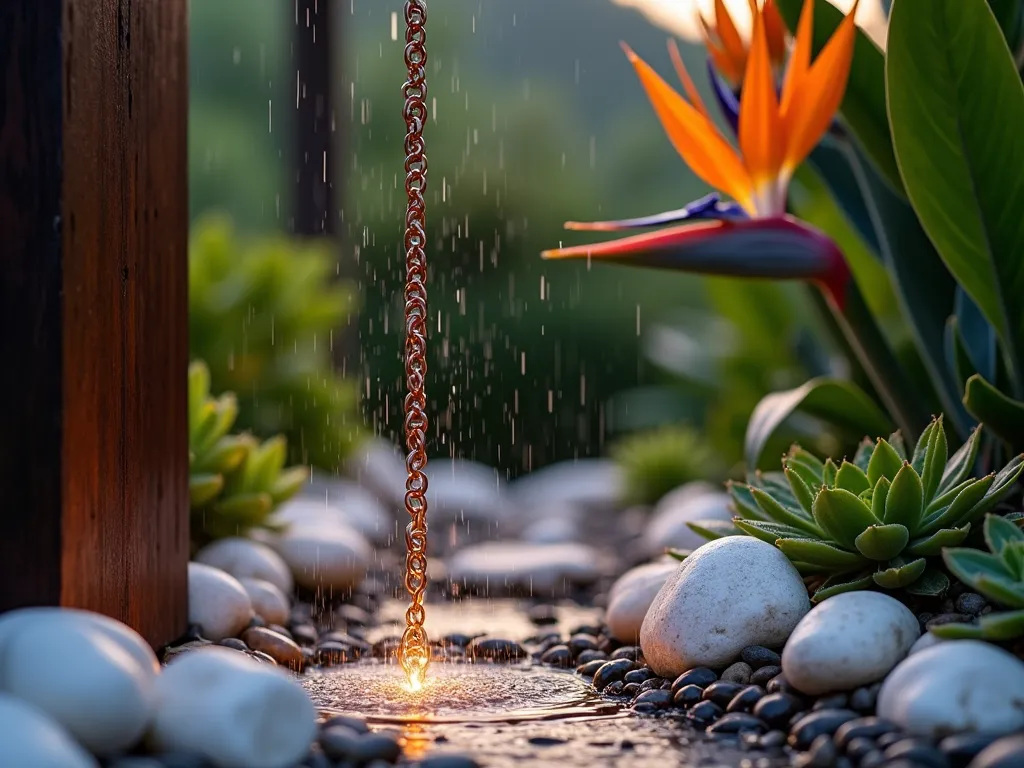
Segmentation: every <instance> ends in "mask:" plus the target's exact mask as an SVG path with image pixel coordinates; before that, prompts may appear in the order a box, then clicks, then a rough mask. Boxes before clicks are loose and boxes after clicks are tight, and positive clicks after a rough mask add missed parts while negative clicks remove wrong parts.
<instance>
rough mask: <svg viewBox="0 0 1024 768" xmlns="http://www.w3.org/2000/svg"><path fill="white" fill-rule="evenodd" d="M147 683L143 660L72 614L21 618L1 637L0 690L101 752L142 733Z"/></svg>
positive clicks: (150, 682) (151, 682)
mask: <svg viewBox="0 0 1024 768" xmlns="http://www.w3.org/2000/svg"><path fill="white" fill-rule="evenodd" d="M155 681H156V674H155V673H154V671H153V668H152V666H150V664H149V660H148V659H147V663H146V665H143V664H140V663H139V658H138V657H137V656H136V655H133V654H132V653H131V652H129V651H127V650H125V648H124V647H123V645H122V644H121V643H119V642H117V641H116V640H114V639H112V638H111V636H110V634H109V633H106V632H103V631H101V630H98V629H97V628H96V627H95V626H90V624H89V622H88V621H82V620H81V619H80V618H79V619H76V618H75V617H67V619H66V620H65V621H64V622H61V623H58V622H54V621H46V620H42V621H26V622H24V624H23V625H22V626H21V627H20V628H18V629H17V631H15V632H12V633H11V635H10V636H8V637H6V638H5V639H4V642H3V649H2V652H0V689H2V690H3V691H4V692H5V693H8V694H11V695H12V696H17V697H18V698H20V699H22V700H23V701H25V702H27V703H28V704H31V705H33V706H34V707H36V708H37V709H39V710H41V711H42V712H44V713H45V714H46V715H47V716H48V717H50V718H52V719H53V720H54V721H56V722H57V723H59V724H60V725H61V726H62V727H63V728H64V729H66V730H67V731H68V732H69V733H70V734H71V735H72V736H73V737H74V738H75V739H76V740H77V741H78V742H79V743H80V744H81V745H82V746H84V747H85V748H86V749H88V750H89V751H90V752H92V753H94V754H96V755H101V756H106V755H114V754H117V753H119V752H123V751H126V750H128V749H130V748H131V747H133V746H134V745H135V744H136V743H137V742H138V741H139V739H140V738H141V737H142V734H143V733H144V732H145V729H146V724H147V723H148V722H149V718H150V716H151V715H152V712H153V701H154V686H155ZM3 757H4V758H5V759H6V757H7V756H6V755H4V756H3ZM0 762H3V761H2V760H0Z"/></svg>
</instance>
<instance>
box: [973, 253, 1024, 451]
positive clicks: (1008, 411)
mask: <svg viewBox="0 0 1024 768" xmlns="http://www.w3.org/2000/svg"><path fill="white" fill-rule="evenodd" d="M1022 261H1024V259H1022ZM964 405H966V406H967V410H968V411H970V413H971V415H972V416H974V417H975V418H976V419H977V420H978V421H980V422H982V423H983V424H985V425H986V426H987V427H988V428H989V429H991V430H992V431H993V432H995V433H996V434H997V435H999V437H1001V438H1002V439H1003V440H1005V441H1006V442H1007V443H1009V444H1010V445H1012V446H1015V447H1020V446H1024V402H1021V401H1020V400H1014V399H1013V398H1011V397H1008V396H1007V395H1005V394H1004V393H1002V392H1000V391H999V390H998V389H996V388H995V387H994V386H992V385H991V384H989V383H988V382H987V381H985V379H983V378H981V376H979V375H977V374H976V375H974V376H971V378H969V379H968V380H967V388H966V391H965V392H964Z"/></svg>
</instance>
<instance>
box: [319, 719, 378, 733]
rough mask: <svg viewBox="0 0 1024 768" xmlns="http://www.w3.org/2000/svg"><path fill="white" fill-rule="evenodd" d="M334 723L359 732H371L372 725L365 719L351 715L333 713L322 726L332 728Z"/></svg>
mask: <svg viewBox="0 0 1024 768" xmlns="http://www.w3.org/2000/svg"><path fill="white" fill-rule="evenodd" d="M333 725H340V726H344V727H345V728H348V729H349V730H351V731H355V732H356V733H359V734H362V733H369V732H370V727H369V726H368V725H367V724H366V721H365V720H360V719H359V718H358V717H352V716H351V715H333V716H332V717H329V718H327V719H326V720H324V722H323V725H321V726H320V727H321V728H330V727H331V726H333Z"/></svg>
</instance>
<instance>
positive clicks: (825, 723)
mask: <svg viewBox="0 0 1024 768" xmlns="http://www.w3.org/2000/svg"><path fill="white" fill-rule="evenodd" d="M762 701H764V699H762ZM754 714H757V708H756V707H755V710H754ZM858 717H859V715H858V714H857V713H856V712H853V711H851V710H849V709H819V710H818V711H817V712H811V713H809V714H806V715H804V716H803V717H801V718H800V719H799V720H798V721H797V722H796V723H795V724H794V725H793V728H792V730H791V731H790V733H789V743H790V746H793V747H796V748H797V749H807V748H808V747H809V746H811V742H813V741H814V740H815V739H816V738H818V736H820V735H821V734H823V733H824V734H827V735H829V736H831V735H832V734H834V733H835V732H836V731H837V730H839V726H841V725H842V724H843V723H848V722H850V721H851V720H856V719H857V718H858Z"/></svg>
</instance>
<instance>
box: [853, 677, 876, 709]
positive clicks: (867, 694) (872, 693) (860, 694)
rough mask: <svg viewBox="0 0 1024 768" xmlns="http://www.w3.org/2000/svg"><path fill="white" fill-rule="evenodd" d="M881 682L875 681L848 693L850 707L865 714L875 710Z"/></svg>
mask: <svg viewBox="0 0 1024 768" xmlns="http://www.w3.org/2000/svg"><path fill="white" fill-rule="evenodd" d="M881 688H882V684H881V683H875V684H874V685H868V686H865V687H863V688H858V689H857V690H855V691H854V692H853V693H851V694H850V708H851V709H856V710H857V711H858V712H863V713H865V714H867V713H868V712H874V711H875V703H876V702H877V701H878V691H879V690H881Z"/></svg>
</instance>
